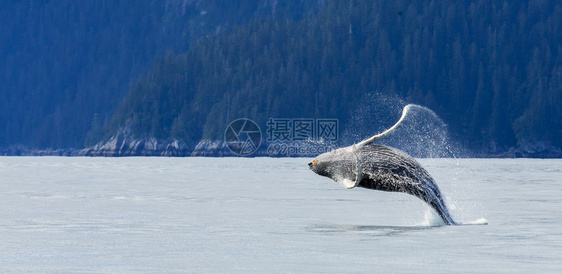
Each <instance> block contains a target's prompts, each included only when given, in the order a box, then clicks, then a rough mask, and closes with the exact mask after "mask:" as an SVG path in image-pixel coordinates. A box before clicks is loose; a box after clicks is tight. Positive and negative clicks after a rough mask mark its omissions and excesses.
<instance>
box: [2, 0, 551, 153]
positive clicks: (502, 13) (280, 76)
mask: <svg viewBox="0 0 562 274" xmlns="http://www.w3.org/2000/svg"><path fill="white" fill-rule="evenodd" d="M0 25H1V26H2V27H0V99H1V100H0V151H2V149H4V151H6V150H5V149H6V148H8V152H7V153H8V154H9V153H11V152H10V151H11V150H10V148H13V147H14V146H15V147H19V146H24V147H27V148H32V149H45V148H53V149H65V148H76V149H80V148H83V147H84V146H92V145H94V144H96V143H98V142H99V141H102V140H108V138H110V137H111V136H113V135H115V134H116V133H117V132H119V131H121V132H122V130H123V129H127V132H130V133H131V134H130V136H132V137H134V138H146V137H155V138H158V139H162V140H171V139H177V140H183V141H185V143H186V144H188V146H189V147H191V148H192V147H193V146H195V144H197V143H198V142H199V141H201V140H222V138H223V134H224V130H225V128H226V127H227V125H228V124H229V123H230V122H231V121H233V120H234V119H236V118H240V117H246V118H250V119H252V120H255V121H256V122H258V124H259V125H260V126H262V127H263V128H265V124H266V122H267V119H269V118H271V117H288V118H299V117H301V118H302V117H304V118H307V117H308V118H336V119H338V120H339V121H340V126H341V130H342V131H345V130H346V128H345V127H346V122H347V121H350V120H352V118H353V117H351V116H353V115H354V114H353V113H354V109H355V108H357V106H358V105H359V104H360V103H362V102H363V105H365V104H364V101H365V98H366V96H369V94H376V96H381V97H389V98H390V97H392V98H400V99H401V100H402V101H403V102H404V103H406V102H407V103H417V104H420V105H424V106H427V107H429V108H430V109H432V110H434V111H435V112H436V113H437V114H438V115H439V116H440V117H441V118H443V119H444V121H445V122H446V123H447V124H448V125H449V131H450V133H451V134H452V136H453V138H455V139H456V140H458V141H459V142H461V143H464V144H465V145H466V147H468V148H469V150H471V151H472V152H473V153H476V154H481V155H492V154H500V155H502V154H503V155H517V153H518V152H521V153H522V154H521V155H532V154H533V153H535V154H538V155H542V154H545V153H546V154H553V153H554V154H556V153H557V155H562V151H561V149H560V148H561V147H562V108H560V107H559V106H560V104H561V103H562V55H561V54H562V52H561V49H562V43H561V38H560V33H561V32H562V4H561V3H560V2H559V1H552V0H550V1H548V0H545V1H506V0H488V1H484V0H477V1H452V0H444V1H430V0H413V1H412V0H410V1H405V0H398V1H361V0H340V1H337V0H322V1H308V0H300V1H282V0H259V1H217V0H197V1H196V0H166V1H157V0H141V1H135V2H134V4H133V3H132V2H129V1H120V0H118V1H100V0H95V1H94V0H92V1H39V0H32V1H5V2H3V3H2V5H0ZM368 107H370V108H372V109H373V110H376V109H377V106H368ZM373 122H376V123H378V121H369V123H370V124H354V126H359V127H362V128H369V129H370V128H373ZM514 152H515V154H514ZM4 153H6V152H4ZM506 153H507V154H506Z"/></svg>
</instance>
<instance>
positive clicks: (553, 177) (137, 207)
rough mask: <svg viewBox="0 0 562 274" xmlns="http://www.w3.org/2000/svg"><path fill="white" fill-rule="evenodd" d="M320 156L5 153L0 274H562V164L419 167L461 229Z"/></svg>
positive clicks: (430, 162) (482, 162)
mask: <svg viewBox="0 0 562 274" xmlns="http://www.w3.org/2000/svg"><path fill="white" fill-rule="evenodd" d="M309 160H310V159H271V158H252V159H241V158H62V157H0V238H1V239H2V244H1V245H0V272H30V271H31V272H81V271H88V272H90V271H93V272H150V271H155V272H264V271H275V272H379V273H384V272H424V273H429V272H432V273H434V272H447V273H450V272H462V273H465V272H531V271H533V272H536V271H538V272H561V271H562V229H561V227H562V160H531V159H501V160H496V159H493V160H492V159H460V160H455V159H421V160H420V162H421V164H422V165H423V166H424V167H426V169H427V170H428V171H429V172H430V173H431V174H432V175H433V176H434V178H435V180H436V181H437V183H438V185H439V187H440V188H441V190H442V192H443V193H444V195H445V196H446V202H447V204H448V206H449V208H450V210H451V213H452V215H453V217H454V218H455V219H456V220H457V221H460V222H463V223H471V222H475V221H477V220H479V219H481V218H484V219H486V220H487V222H488V225H463V226H440V225H439V222H438V220H437V219H436V217H435V215H433V213H432V212H431V211H430V209H429V208H428V207H427V206H425V205H424V204H423V203H422V202H421V201H420V200H418V199H417V198H415V197H413V196H409V195H406V194H400V193H387V192H379V191H373V190H368V189H359V188H357V189H351V190H348V189H345V188H343V187H341V186H339V185H338V184H337V183H336V182H333V181H331V180H330V179H327V178H323V177H320V176H318V175H316V174H314V173H313V172H311V171H309V170H308V167H307V163H308V161H309ZM481 221H482V220H480V222H481Z"/></svg>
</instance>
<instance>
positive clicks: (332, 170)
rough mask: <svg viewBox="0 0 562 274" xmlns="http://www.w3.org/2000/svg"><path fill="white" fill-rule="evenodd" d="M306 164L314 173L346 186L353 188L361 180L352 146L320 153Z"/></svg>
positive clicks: (359, 169)
mask: <svg viewBox="0 0 562 274" xmlns="http://www.w3.org/2000/svg"><path fill="white" fill-rule="evenodd" d="M308 166H309V168H310V170H312V171H313V172H314V173H316V174H318V175H320V176H325V177H328V178H331V179H332V180H334V181H336V182H338V183H340V184H342V185H343V186H345V187H347V188H354V187H355V186H357V184H358V183H359V181H360V180H361V168H360V166H359V163H358V160H357V155H356V152H355V147H353V146H349V147H344V148H340V149H337V150H334V151H330V152H326V153H323V154H320V155H319V156H318V157H316V159H314V160H312V161H311V162H310V163H308Z"/></svg>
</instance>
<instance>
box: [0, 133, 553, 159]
mask: <svg viewBox="0 0 562 274" xmlns="http://www.w3.org/2000/svg"><path fill="white" fill-rule="evenodd" d="M0 156H69V157H74V156H86V157H131V156H161V157H237V156H238V155H236V154H234V153H233V152H231V151H230V150H229V149H228V147H227V146H226V143H225V142H223V141H210V140H201V141H199V142H198V143H187V142H185V141H183V140H178V139H158V138H154V137H144V138H131V137H129V136H128V135H127V134H124V133H123V132H120V133H119V134H117V135H115V136H113V137H112V138H110V139H109V141H105V142H100V143H98V144H97V145H95V146H93V147H90V148H85V149H74V148H65V149H32V148H28V147H25V146H23V145H13V146H9V147H6V148H0ZM310 156H311V155H298V154H297V155H289V157H310ZM249 157H287V155H283V154H279V153H278V154H272V153H268V151H267V146H263V145H262V146H261V147H260V149H258V150H257V151H256V152H254V153H253V154H251V155H249ZM459 157H462V158H562V149H561V148H559V147H556V146H553V145H551V144H546V143H541V142H537V143H528V144H527V145H526V146H524V147H520V148H510V149H508V150H495V151H488V152H475V153H470V154H467V155H460V156H459Z"/></svg>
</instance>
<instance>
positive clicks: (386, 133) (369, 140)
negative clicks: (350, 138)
mask: <svg viewBox="0 0 562 274" xmlns="http://www.w3.org/2000/svg"><path fill="white" fill-rule="evenodd" d="M411 106H413V105H412V104H409V105H406V106H405V107H404V109H403V110H402V116H400V119H399V120H398V122H396V124H394V126H392V127H391V128H389V129H387V130H385V131H384V132H383V133H381V134H377V135H375V136H373V137H371V138H369V139H365V140H363V141H361V142H360V143H359V144H357V147H359V148H360V147H362V146H364V145H368V144H371V143H373V142H375V141H377V140H380V139H382V138H383V137H385V136H386V135H388V134H390V133H391V132H393V131H394V130H395V129H396V128H397V127H398V125H400V123H402V121H403V120H404V118H405V117H406V114H407V113H408V110H409V109H410V107H411Z"/></svg>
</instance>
